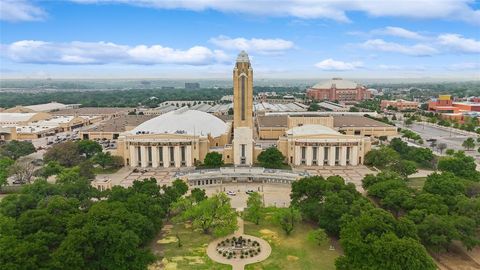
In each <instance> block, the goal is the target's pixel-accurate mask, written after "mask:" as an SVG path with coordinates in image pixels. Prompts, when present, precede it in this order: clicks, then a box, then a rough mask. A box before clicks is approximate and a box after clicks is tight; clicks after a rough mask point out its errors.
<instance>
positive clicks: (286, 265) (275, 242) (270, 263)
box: [245, 209, 340, 270]
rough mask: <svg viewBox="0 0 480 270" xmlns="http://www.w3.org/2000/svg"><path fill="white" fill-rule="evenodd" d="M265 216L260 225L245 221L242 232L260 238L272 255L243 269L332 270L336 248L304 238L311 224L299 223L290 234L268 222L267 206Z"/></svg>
mask: <svg viewBox="0 0 480 270" xmlns="http://www.w3.org/2000/svg"><path fill="white" fill-rule="evenodd" d="M267 211H268V212H267V214H266V218H265V219H263V220H261V222H260V225H255V224H253V223H250V222H247V221H246V222H245V233H246V234H250V235H255V236H257V237H262V238H264V239H266V240H268V241H269V243H270V245H271V246H272V254H271V255H270V257H269V258H268V259H266V260H265V261H263V262H260V263H256V264H251V265H247V267H246V268H245V269H247V270H260V269H262V270H276V269H281V270H290V269H291V270H294V269H295V270H297V269H302V270H308V269H312V270H314V269H315V270H334V269H335V258H337V257H338V256H340V252H339V251H338V250H333V251H332V250H329V246H330V244H328V243H327V244H325V245H323V246H318V245H316V244H315V243H311V242H310V241H308V240H307V234H308V232H309V231H311V230H312V229H314V228H315V227H314V226H312V225H310V224H306V223H299V224H298V225H297V227H295V230H294V231H293V232H292V234H291V235H290V236H286V235H285V233H284V232H283V231H282V230H281V228H279V227H278V226H276V225H274V224H272V220H271V212H272V211H274V210H273V209H268V210H267Z"/></svg>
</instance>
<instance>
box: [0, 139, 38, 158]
mask: <svg viewBox="0 0 480 270" xmlns="http://www.w3.org/2000/svg"><path fill="white" fill-rule="evenodd" d="M31 153H35V147H34V146H33V144H32V142H26V141H16V140H13V141H10V142H8V143H6V144H4V145H2V146H0V157H1V156H5V157H9V158H11V159H13V160H16V159H18V158H19V157H23V156H27V155H30V154H31Z"/></svg>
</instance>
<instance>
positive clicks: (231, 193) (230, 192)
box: [227, 190, 237, 196]
mask: <svg viewBox="0 0 480 270" xmlns="http://www.w3.org/2000/svg"><path fill="white" fill-rule="evenodd" d="M227 195H229V196H236V195H237V193H235V191H230V190H229V191H227Z"/></svg>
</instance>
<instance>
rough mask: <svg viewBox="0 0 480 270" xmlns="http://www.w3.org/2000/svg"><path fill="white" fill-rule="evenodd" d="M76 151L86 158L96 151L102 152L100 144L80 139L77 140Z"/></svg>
mask: <svg viewBox="0 0 480 270" xmlns="http://www.w3.org/2000/svg"><path fill="white" fill-rule="evenodd" d="M77 147H78V152H79V153H80V154H82V155H85V157H86V158H87V159H89V158H91V157H93V156H94V155H95V154H97V153H101V152H102V146H101V145H100V144H99V143H98V142H96V141H92V140H81V141H78V142H77Z"/></svg>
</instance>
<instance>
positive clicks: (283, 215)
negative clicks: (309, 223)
mask: <svg viewBox="0 0 480 270" xmlns="http://www.w3.org/2000/svg"><path fill="white" fill-rule="evenodd" d="M273 219H274V221H275V223H276V224H277V225H279V226H280V227H281V228H282V230H283V231H284V232H285V234H286V235H290V234H291V233H292V231H293V229H294V228H295V225H296V224H297V223H298V222H299V221H300V220H301V215H300V211H298V210H297V209H296V208H294V207H291V206H290V207H288V208H278V209H277V211H276V212H275V214H274V216H273Z"/></svg>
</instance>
